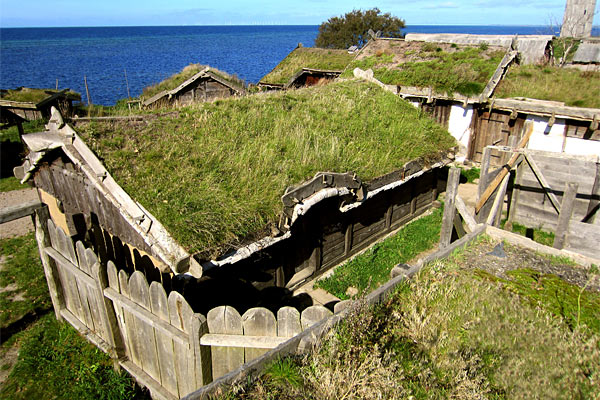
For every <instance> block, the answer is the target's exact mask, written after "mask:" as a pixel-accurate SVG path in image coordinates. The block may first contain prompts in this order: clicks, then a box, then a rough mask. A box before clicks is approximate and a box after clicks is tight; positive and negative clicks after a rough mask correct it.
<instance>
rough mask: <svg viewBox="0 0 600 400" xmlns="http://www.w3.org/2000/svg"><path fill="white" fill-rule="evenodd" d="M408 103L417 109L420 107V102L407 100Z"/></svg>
mask: <svg viewBox="0 0 600 400" xmlns="http://www.w3.org/2000/svg"><path fill="white" fill-rule="evenodd" d="M408 102H409V103H410V104H412V105H413V106H414V107H415V108H419V107H421V102H420V101H415V100H408Z"/></svg>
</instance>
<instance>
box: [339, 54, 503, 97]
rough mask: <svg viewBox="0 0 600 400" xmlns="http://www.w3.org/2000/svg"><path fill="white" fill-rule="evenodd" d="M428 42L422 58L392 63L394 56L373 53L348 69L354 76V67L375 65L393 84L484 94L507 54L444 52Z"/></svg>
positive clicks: (380, 76) (379, 74)
mask: <svg viewBox="0 0 600 400" xmlns="http://www.w3.org/2000/svg"><path fill="white" fill-rule="evenodd" d="M428 45H430V46H427V44H426V45H424V46H423V48H422V51H421V52H420V57H421V60H418V61H409V62H404V63H401V64H398V65H394V64H393V63H392V64H390V63H391V58H390V57H391V56H386V55H385V54H383V55H382V56H377V55H374V56H370V57H366V58H364V59H362V60H355V61H354V62H353V63H352V64H351V65H350V66H349V67H348V68H347V69H346V72H345V73H344V76H350V75H351V74H352V71H353V70H354V68H356V67H358V68H361V69H368V68H371V69H373V73H374V76H375V78H377V79H378V80H380V81H381V82H383V83H385V84H389V85H401V86H417V87H433V89H434V90H435V91H436V92H447V93H448V94H450V95H451V94H452V93H454V92H458V93H460V94H463V95H467V96H468V95H476V94H480V93H481V92H482V91H483V89H484V88H485V85H486V84H487V82H488V81H489V79H490V78H491V77H492V75H493V73H494V71H495V70H496V68H497V67H498V64H499V63H500V61H501V60H502V57H503V56H504V54H503V53H502V52H500V51H496V52H492V53H490V54H489V55H487V53H486V51H487V49H482V48H470V47H469V48H464V49H461V50H459V51H455V52H444V51H442V49H439V50H438V48H436V47H435V46H434V45H433V44H432V43H428Z"/></svg>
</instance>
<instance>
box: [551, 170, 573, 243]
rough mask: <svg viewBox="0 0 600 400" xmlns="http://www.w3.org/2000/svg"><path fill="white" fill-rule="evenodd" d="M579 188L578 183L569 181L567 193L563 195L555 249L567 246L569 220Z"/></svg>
mask: <svg viewBox="0 0 600 400" xmlns="http://www.w3.org/2000/svg"><path fill="white" fill-rule="evenodd" d="M577 189H579V185H578V184H577V183H573V182H567V185H566V188H565V194H564V195H563V199H562V200H563V201H562V204H561V207H560V209H561V211H560V212H559V214H558V226H557V227H556V232H555V236H554V244H553V247H554V248H555V249H562V248H563V247H565V244H566V242H567V235H568V234H569V222H570V221H571V216H572V215H573V208H574V206H575V197H576V196H577Z"/></svg>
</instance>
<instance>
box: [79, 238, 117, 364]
mask: <svg viewBox="0 0 600 400" xmlns="http://www.w3.org/2000/svg"><path fill="white" fill-rule="evenodd" d="M86 253H87V255H88V260H89V262H90V263H91V262H92V261H93V259H92V257H91V256H92V255H93V256H94V257H95V254H94V253H93V251H92V250H91V249H87V250H86ZM92 277H93V278H94V280H95V281H96V290H95V292H94V294H95V295H96V296H97V304H98V306H99V310H98V312H99V313H100V316H101V319H102V322H103V323H104V325H103V327H104V331H105V333H106V336H104V337H103V339H104V340H105V341H106V342H107V343H108V344H109V345H110V346H111V347H112V351H111V356H112V357H113V359H114V360H115V362H116V360H118V359H119V358H120V357H121V356H122V355H124V354H125V350H124V346H123V341H122V339H121V335H120V334H119V325H118V322H117V316H116V314H115V310H114V308H113V307H112V302H111V301H110V300H108V299H107V298H106V297H104V289H105V288H107V287H108V277H107V275H106V270H105V269H104V268H103V267H102V266H101V265H100V263H99V262H98V260H97V259H96V261H95V262H94V263H93V265H92Z"/></svg>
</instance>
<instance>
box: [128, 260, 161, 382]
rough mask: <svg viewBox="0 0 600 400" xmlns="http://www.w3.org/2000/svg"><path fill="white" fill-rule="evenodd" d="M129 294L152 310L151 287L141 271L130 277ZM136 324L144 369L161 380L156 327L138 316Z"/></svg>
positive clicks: (145, 307)
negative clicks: (155, 334) (155, 335)
mask: <svg viewBox="0 0 600 400" xmlns="http://www.w3.org/2000/svg"><path fill="white" fill-rule="evenodd" d="M129 295H130V296H131V300H132V301H133V302H135V303H137V304H138V305H139V306H141V307H142V308H144V309H145V310H146V311H148V312H150V289H149V287H148V282H147V281H146V277H145V276H144V274H142V273H141V272H140V271H136V272H134V273H133V274H131V277H130V278H129ZM135 325H136V330H137V335H136V336H135V339H136V340H139V341H140V342H141V350H142V352H141V353H140V356H141V357H142V365H143V368H142V369H143V370H144V372H146V373H148V375H150V376H151V377H152V378H153V379H154V380H156V381H158V382H160V368H159V366H158V354H157V351H156V339H155V337H154V329H153V327H152V325H150V324H149V323H148V320H147V319H145V318H136V320H135Z"/></svg>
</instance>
